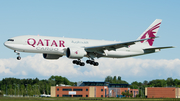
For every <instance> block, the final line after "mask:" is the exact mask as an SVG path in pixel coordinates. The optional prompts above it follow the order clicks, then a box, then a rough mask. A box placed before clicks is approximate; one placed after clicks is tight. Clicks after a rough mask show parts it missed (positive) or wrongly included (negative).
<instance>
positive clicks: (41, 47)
mask: <svg viewBox="0 0 180 101" xmlns="http://www.w3.org/2000/svg"><path fill="white" fill-rule="evenodd" d="M11 39H13V41H6V42H5V43H4V45H5V46H6V47H8V48H10V49H12V50H17V51H20V52H29V53H46V54H57V55H66V49H67V48H68V47H71V48H73V47H78V48H84V47H91V46H99V45H106V44H114V43H119V42H117V41H104V40H90V39H76V38H64V37H47V36H30V35H27V36H18V37H14V38H11ZM143 48H144V47H141V46H140V45H139V46H138V47H137V46H134V45H131V46H130V47H124V48H119V49H116V50H111V51H108V50H105V51H104V52H105V55H103V57H110V58H123V57H130V56H136V55H143V54H144V51H143Z"/></svg>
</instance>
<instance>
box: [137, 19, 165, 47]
mask: <svg viewBox="0 0 180 101" xmlns="http://www.w3.org/2000/svg"><path fill="white" fill-rule="evenodd" d="M161 22H162V20H161V19H156V20H155V21H154V22H153V23H152V24H151V25H150V26H149V27H148V28H147V29H146V30H145V31H144V32H143V33H142V34H141V36H140V37H139V38H138V39H137V40H140V39H145V38H151V37H156V35H157V32H158V30H159V27H160V24H161ZM154 39H155V38H151V39H149V40H146V41H141V43H143V44H144V45H146V46H152V45H153V42H154Z"/></svg>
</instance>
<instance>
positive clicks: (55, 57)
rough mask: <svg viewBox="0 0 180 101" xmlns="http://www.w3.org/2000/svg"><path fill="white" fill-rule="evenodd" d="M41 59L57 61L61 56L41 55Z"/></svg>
mask: <svg viewBox="0 0 180 101" xmlns="http://www.w3.org/2000/svg"><path fill="white" fill-rule="evenodd" d="M43 57H44V58H45V59H59V57H62V55H56V54H43Z"/></svg>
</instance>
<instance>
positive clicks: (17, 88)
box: [0, 76, 77, 96]
mask: <svg viewBox="0 0 180 101" xmlns="http://www.w3.org/2000/svg"><path fill="white" fill-rule="evenodd" d="M59 84H65V85H71V86H74V85H77V83H76V82H70V81H69V80H68V79H67V78H66V77H61V76H51V77H50V78H49V79H48V80H39V79H38V78H35V79H17V78H4V79H3V80H2V81H0V90H1V92H2V93H3V94H7V95H23V96H25V95H28V96H34V95H40V94H50V90H51V88H50V87H51V86H56V85H59Z"/></svg>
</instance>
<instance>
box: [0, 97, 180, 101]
mask: <svg viewBox="0 0 180 101" xmlns="http://www.w3.org/2000/svg"><path fill="white" fill-rule="evenodd" d="M0 101H180V99H171V98H164V99H147V98H65V97H61V98H59V97H58V98H27V97H23V98H18V97H0Z"/></svg>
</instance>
